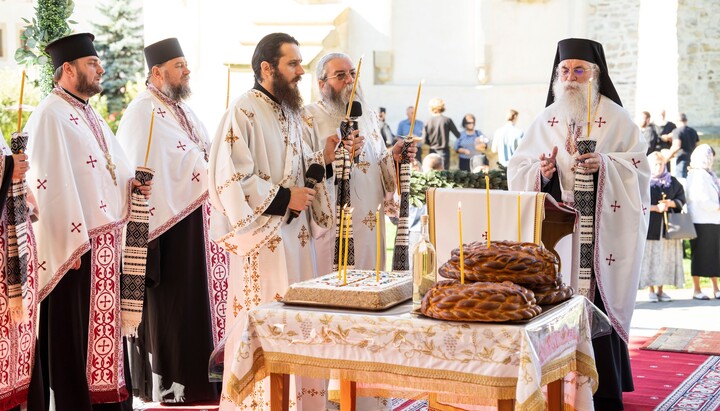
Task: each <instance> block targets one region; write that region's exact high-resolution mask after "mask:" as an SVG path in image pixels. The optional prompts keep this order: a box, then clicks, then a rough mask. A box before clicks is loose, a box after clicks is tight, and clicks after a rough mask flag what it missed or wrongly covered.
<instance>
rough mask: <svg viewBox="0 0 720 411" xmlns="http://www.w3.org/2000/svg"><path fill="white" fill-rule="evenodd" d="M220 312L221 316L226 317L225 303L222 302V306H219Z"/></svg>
mask: <svg viewBox="0 0 720 411" xmlns="http://www.w3.org/2000/svg"><path fill="white" fill-rule="evenodd" d="M218 313H219V314H220V315H221V316H223V317H225V304H220V306H219V307H218Z"/></svg>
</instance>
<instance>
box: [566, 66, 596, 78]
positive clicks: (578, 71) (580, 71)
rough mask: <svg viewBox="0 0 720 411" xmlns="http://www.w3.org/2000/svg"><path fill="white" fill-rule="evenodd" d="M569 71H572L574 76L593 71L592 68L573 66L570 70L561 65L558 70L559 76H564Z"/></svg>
mask: <svg viewBox="0 0 720 411" xmlns="http://www.w3.org/2000/svg"><path fill="white" fill-rule="evenodd" d="M570 71H572V72H573V73H574V74H575V75H576V76H582V75H583V74H585V73H591V72H592V71H593V69H592V68H583V67H575V68H574V69H572V70H570V69H569V68H567V67H561V68H560V70H559V73H560V75H561V76H563V77H565V76H567V75H568V74H570Z"/></svg>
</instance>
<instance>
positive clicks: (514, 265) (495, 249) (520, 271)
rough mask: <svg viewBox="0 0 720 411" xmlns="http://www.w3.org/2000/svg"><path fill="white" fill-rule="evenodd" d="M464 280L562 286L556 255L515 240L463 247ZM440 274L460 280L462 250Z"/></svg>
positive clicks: (441, 269) (455, 251) (444, 265)
mask: <svg viewBox="0 0 720 411" xmlns="http://www.w3.org/2000/svg"><path fill="white" fill-rule="evenodd" d="M463 252H464V258H465V281H467V282H477V281H487V282H494V283H499V282H503V281H512V282H514V283H515V284H521V285H524V286H550V285H556V286H559V285H560V283H559V279H558V274H557V264H558V260H557V257H555V254H553V253H551V252H550V251H548V250H547V249H546V248H545V247H542V246H539V245H537V244H535V243H518V242H515V241H493V242H492V243H491V244H490V247H488V246H487V244H486V243H481V242H477V241H475V242H472V243H469V244H465V245H464V250H463ZM438 273H439V274H440V275H442V276H443V277H447V278H454V279H456V280H459V279H460V251H459V249H457V248H456V249H454V250H452V253H451V257H450V260H449V261H447V262H446V263H445V264H443V265H442V266H441V267H440V269H439V270H438Z"/></svg>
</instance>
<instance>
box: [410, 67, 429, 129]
mask: <svg viewBox="0 0 720 411" xmlns="http://www.w3.org/2000/svg"><path fill="white" fill-rule="evenodd" d="M423 82H425V80H420V84H418V91H417V96H415V111H413V116H412V121H411V122H410V132H409V133H408V135H407V136H408V137H412V136H413V131H414V130H415V117H416V116H417V112H418V104H419V103H420V90H422V85H423Z"/></svg>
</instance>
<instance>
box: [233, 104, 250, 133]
mask: <svg viewBox="0 0 720 411" xmlns="http://www.w3.org/2000/svg"><path fill="white" fill-rule="evenodd" d="M238 109H239V110H240V111H242V112H243V114H245V117H247V118H248V120H250V124H251V125H252V123H253V121H254V120H255V113H253V112H252V111H249V110H246V109H244V108H242V107H238ZM230 130H232V129H230Z"/></svg>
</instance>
